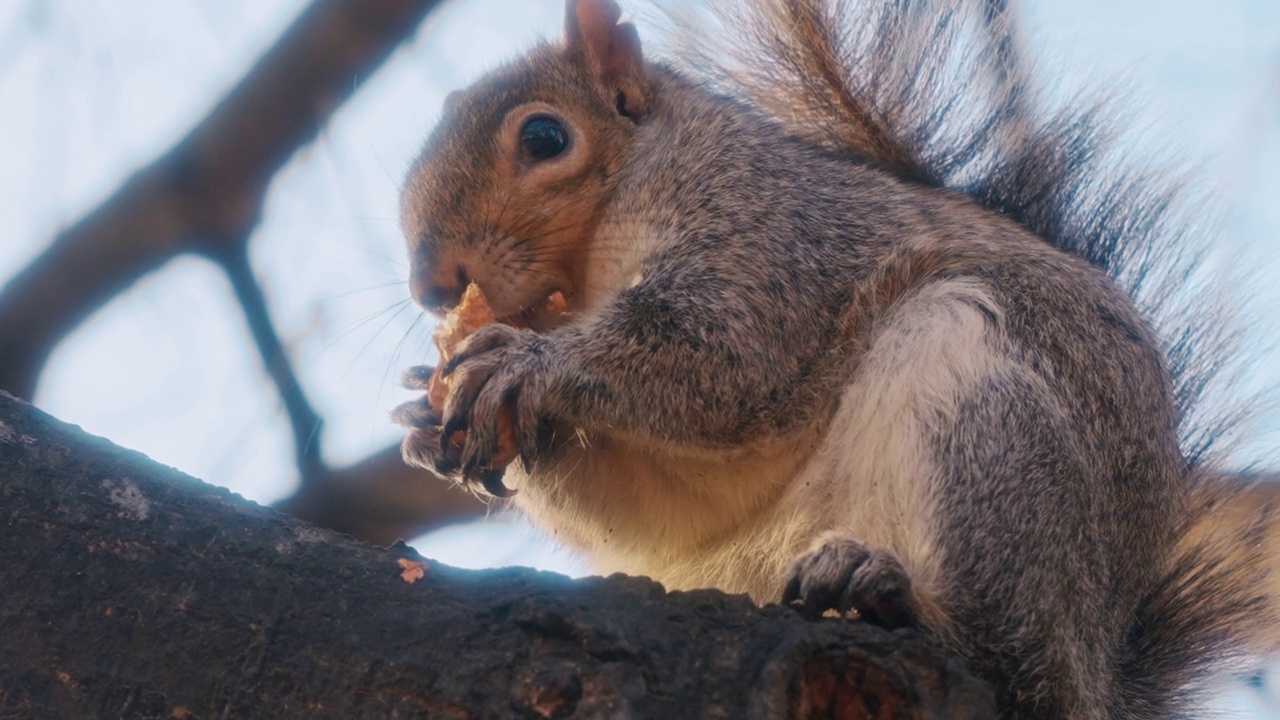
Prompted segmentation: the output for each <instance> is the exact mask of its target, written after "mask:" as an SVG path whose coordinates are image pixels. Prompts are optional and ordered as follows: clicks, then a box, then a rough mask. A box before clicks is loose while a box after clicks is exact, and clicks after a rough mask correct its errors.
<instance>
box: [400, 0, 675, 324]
mask: <svg viewBox="0 0 1280 720" xmlns="http://www.w3.org/2000/svg"><path fill="white" fill-rule="evenodd" d="M611 7H612V12H610V11H609V8H611ZM616 21H617V13H616V7H613V6H612V5H611V4H610V3H600V2H593V1H591V0H587V1H585V2H581V3H575V4H574V6H573V7H572V8H571V10H570V12H569V16H568V19H567V22H566V25H567V29H566V36H567V39H566V42H565V43H564V44H563V45H561V46H551V45H543V46H541V47H539V48H537V49H535V50H534V51H533V52H532V53H531V54H530V55H529V56H528V57H527V58H525V59H524V60H523V61H521V62H517V63H514V64H512V65H509V66H508V67H506V68H503V69H501V70H499V71H497V72H496V73H494V74H493V75H492V76H491V77H490V78H489V81H488V82H487V83H486V87H485V92H483V93H478V92H474V91H461V92H456V93H453V94H452V95H450V97H449V100H448V102H446V107H445V114H444V117H443V118H442V120H441V123H440V125H439V126H438V128H437V131H436V132H435V133H433V134H432V136H431V137H430V139H428V141H427V144H426V147H425V148H424V150H423V152H422V154H421V156H420V157H419V158H418V161H417V162H416V163H415V165H414V168H413V170H412V171H411V172H410V175H409V179H408V182H407V186H406V189H405V193H404V196H403V200H402V206H401V209H402V223H403V226H404V230H405V234H406V236H407V237H408V238H409V245H410V262H411V265H412V269H411V278H412V280H411V285H412V286H413V288H414V294H415V296H416V297H417V299H418V300H419V301H420V302H422V303H423V304H424V305H428V306H429V307H431V309H438V308H440V307H441V306H444V307H447V306H448V305H449V304H451V302H453V301H455V299H456V297H457V296H458V295H460V294H461V291H462V289H463V288H464V287H465V286H466V285H467V282H469V281H470V282H475V283H476V284H478V285H479V286H480V287H481V289H483V291H484V293H485V295H486V296H487V297H488V298H489V301H490V304H491V305H492V307H493V309H494V312H495V314H497V315H498V316H505V315H510V314H513V313H517V312H521V311H524V310H527V309H529V308H532V307H535V306H536V304H537V303H539V302H540V301H542V300H544V299H545V298H546V297H547V296H548V295H550V294H551V293H552V292H555V291H560V292H562V293H564V295H565V298H566V300H567V301H568V304H569V308H570V309H572V308H573V306H574V296H575V290H576V289H577V288H579V287H581V285H582V284H583V277H582V274H583V268H582V267H581V265H580V261H581V258H583V257H584V255H585V252H584V248H585V246H586V245H588V244H589V243H590V242H591V238H592V233H593V231H594V228H595V224H596V222H597V221H598V219H599V212H600V209H601V208H602V207H604V205H605V199H606V198H607V196H608V195H609V194H610V193H611V192H612V190H613V188H614V185H615V184H616V179H617V176H618V173H619V171H620V170H621V169H622V164H623V161H624V158H625V157H626V156H627V154H628V151H629V147H630V143H631V139H632V136H633V135H634V133H635V127H636V122H637V121H638V119H639V118H640V117H641V116H642V114H643V113H644V112H646V111H647V110H648V109H649V103H650V102H651V100H652V98H650V97H649V96H650V94H651V89H650V88H649V81H648V78H647V77H646V76H645V74H644V73H645V71H646V68H645V67H644V66H643V64H642V63H641V60H640V56H639V44H638V41H637V40H636V39H635V30H634V28H632V27H631V26H630V25H627V24H621V25H618V24H616ZM537 117H546V118H552V119H555V120H556V121H558V122H560V123H561V124H562V126H563V127H564V128H565V130H566V131H567V133H568V136H569V147H568V149H567V150H566V151H565V152H564V153H563V154H561V155H560V156H557V157H555V158H552V159H550V160H543V161H537V160H535V159H533V158H530V157H527V156H526V155H525V154H524V152H523V151H522V149H521V146H520V131H521V129H522V128H523V127H524V124H525V123H526V122H527V121H529V120H530V119H531V118H537ZM446 128H447V129H448V131H447V132H445V131H444V129H446ZM539 319H541V320H543V321H544V322H547V321H550V320H552V319H549V318H539ZM534 325H535V327H536V326H537V325H538V323H537V322H535V323H534Z"/></svg>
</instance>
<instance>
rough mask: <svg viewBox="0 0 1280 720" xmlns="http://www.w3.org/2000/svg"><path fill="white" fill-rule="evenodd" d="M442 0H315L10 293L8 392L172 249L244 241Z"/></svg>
mask: <svg viewBox="0 0 1280 720" xmlns="http://www.w3.org/2000/svg"><path fill="white" fill-rule="evenodd" d="M439 2H440V0H362V1H355V0H316V1H315V2H313V3H312V4H311V6H310V7H308V8H307V9H306V10H305V11H304V12H303V13H302V15H301V16H300V17H299V18H298V19H297V20H296V21H295V22H294V23H293V25H292V26H290V27H289V28H288V29H287V30H286V31H285V32H284V34H283V35H282V36H281V37H280V39H279V40H278V41H277V42H276V44H275V45H274V46H273V47H272V48H271V49H269V50H268V51H267V52H266V54H264V55H263V56H262V58H261V59H259V60H258V62H257V63H256V64H255V65H254V66H253V68H252V69H251V70H250V71H249V72H248V74H246V75H245V76H244V78H243V79H241V81H240V82H239V83H237V84H236V86H235V87H234V88H232V90H231V91H230V92H229V93H228V94H227V95H226V97H224V98H223V99H222V101H221V102H219V103H218V104H217V106H215V107H214V108H213V110H211V111H210V113H209V115H208V116H207V117H205V119H204V120H203V121H201V122H200V124H199V125H197V126H196V128H195V129H194V130H192V131H191V133H190V134H188V135H187V137H185V138H184V139H183V140H182V141H181V142H179V143H178V144H177V145H176V146H174V147H173V148H172V149H171V150H169V152H167V153H165V154H164V155H163V156H162V157H160V158H159V159H157V160H156V161H155V162H153V163H152V164H150V165H148V166H147V167H145V168H142V169H141V170H139V171H137V172H136V173H135V174H134V175H133V177H131V178H129V180H128V181H126V182H125V183H124V185H123V186H121V187H120V188H119V189H118V190H117V191H116V192H115V194H113V195H112V196H111V197H110V198H108V199H107V200H106V202H104V203H103V204H102V205H100V206H99V207H98V208H96V209H95V210H93V211H92V212H90V213H89V214H88V215H86V216H85V217H84V218H82V219H81V220H80V221H79V222H77V223H76V224H75V225H73V226H71V227H69V228H67V229H66V230H65V231H63V232H62V233H60V234H59V235H58V236H57V237H56V238H55V239H54V241H53V243H52V244H51V245H50V247H49V248H48V249H47V250H46V251H45V252H44V254H42V255H41V256H40V257H38V258H37V259H36V260H34V261H33V262H32V263H31V264H30V265H29V266H27V267H26V268H25V269H24V270H23V271H22V272H21V273H20V274H19V275H18V276H17V277H15V278H14V279H13V280H12V281H10V282H9V284H8V285H7V286H5V288H4V289H3V291H0V339H2V340H3V346H4V353H3V354H0V388H5V389H7V390H9V391H10V392H13V393H15V394H17V395H20V396H23V397H31V396H32V394H33V392H34V390H35V385H36V380H37V378H38V376H39V373H40V371H41V369H42V368H43V367H44V364H45V362H46V360H47V359H48V357H49V354H50V353H51V352H52V350H53V348H54V346H55V345H57V343H58V342H59V341H60V340H61V339H62V338H63V337H65V336H66V335H67V334H68V333H69V332H70V331H71V330H73V329H74V328H75V327H76V325H78V324H79V323H80V322H81V321H82V320H84V319H85V318H86V317H87V316H88V315H89V314H90V313H92V312H93V311H94V310H95V309H97V308H98V307H100V306H101V305H102V304H103V303H105V302H106V301H107V300H109V299H111V298H112V297H114V296H115V295H117V294H118V293H120V292H121V291H123V290H125V289H126V288H128V287H129V286H130V285H131V284H133V283H134V282H135V281H137V280H138V279H139V278H141V277H142V276H143V275H146V274H147V273H148V272H150V271H152V270H154V269H156V268H157V267H159V266H160V265H162V264H163V263H165V262H166V261H168V260H170V259H172V258H173V257H174V256H176V255H179V254H181V253H185V252H200V253H205V254H210V255H224V253H225V252H226V250H227V248H228V247H235V246H239V245H243V244H244V242H245V241H246V239H247V238H248V237H249V235H250V233H251V231H252V229H253V228H254V226H255V225H256V224H257V222H258V218H259V215H260V213H261V210H262V203H263V196H264V194H265V191H266V189H267V185H268V183H270V181H271V178H272V177H273V176H274V175H275V173H276V171H277V170H279V169H280V167H281V166H283V165H284V164H285V162H287V161H288V159H289V158H290V157H291V156H292V155H293V153H294V152H296V151H297V150H298V149H299V148H300V147H302V146H303V145H305V144H306V143H308V142H310V141H311V140H312V139H314V138H315V137H316V135H317V133H318V132H319V130H320V127H321V126H322V124H323V123H324V122H325V120H327V119H328V117H329V116H330V115H332V114H333V112H334V110H335V109H337V107H338V106H339V105H340V104H341V103H342V101H343V100H345V99H346V98H347V97H348V96H350V95H351V93H352V92H353V91H354V90H355V89H356V88H357V87H359V85H360V82H361V81H362V80H363V79H364V78H366V77H368V75H369V74H370V73H372V72H373V70H374V69H376V68H377V67H378V65H379V64H380V63H381V62H382V61H383V60H384V59H385V58H386V57H387V56H388V55H389V54H390V53H391V51H392V49H393V48H395V47H396V45H397V44H399V43H400V42H401V41H403V40H404V39H405V38H407V37H409V36H410V35H411V34H412V33H413V31H414V30H415V29H416V28H417V26H418V24H419V23H420V22H421V20H422V19H423V18H424V17H425V16H426V15H427V13H428V12H429V11H430V10H431V9H432V8H434V7H435V6H436V5H438V4H439ZM265 360H266V363H267V366H268V367H270V366H272V365H273V364H274V358H266V359H265Z"/></svg>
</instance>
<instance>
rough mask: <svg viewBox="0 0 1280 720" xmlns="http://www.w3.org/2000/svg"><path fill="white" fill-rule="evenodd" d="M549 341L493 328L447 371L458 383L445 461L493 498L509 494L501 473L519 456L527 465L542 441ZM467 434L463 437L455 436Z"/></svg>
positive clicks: (450, 402)
mask: <svg viewBox="0 0 1280 720" xmlns="http://www.w3.org/2000/svg"><path fill="white" fill-rule="evenodd" d="M548 342H549V341H548V340H547V339H546V338H544V337H542V336H539V335H537V334H535V333H533V332H530V331H527V330H517V329H515V328H512V327H509V326H506V325H500V324H494V325H489V326H486V327H484V328H481V329H480V330H478V331H476V333H475V334H473V335H472V336H471V337H469V338H468V339H467V340H466V341H465V342H464V343H463V344H462V345H461V346H460V347H459V348H458V350H457V353H456V354H455V355H454V357H453V359H452V360H451V361H450V363H449V364H448V365H446V366H445V370H444V371H445V372H446V373H448V372H452V373H453V376H454V377H453V381H452V383H451V389H450V392H449V396H448V399H447V400H446V401H445V407H444V413H443V420H444V422H443V431H442V434H441V436H440V438H439V448H440V450H439V452H440V458H441V460H442V461H443V462H446V463H447V464H449V465H451V466H453V467H454V468H460V469H461V474H462V477H463V479H464V480H465V481H468V482H471V483H480V484H482V485H483V487H484V488H485V490H487V491H488V492H489V493H491V494H494V495H498V496H505V495H507V494H509V493H510V491H509V490H507V488H506V486H505V485H503V484H502V471H503V469H504V468H505V467H506V466H507V465H509V464H510V463H511V462H512V461H513V460H515V458H516V457H517V455H521V456H523V457H524V458H525V459H526V461H528V460H529V459H530V458H531V457H532V454H533V451H534V449H535V448H534V447H533V444H531V441H530V438H536V437H537V418H538V408H539V407H540V405H541V402H540V401H541V396H542V393H543V389H544V388H545V386H546V383H545V382H543V378H544V375H545V372H546V370H545V368H546V365H545V362H544V357H543V356H544V354H545V353H544V351H543V348H542V346H543V345H544V344H546V343H548ZM462 430H465V431H466V432H465V440H464V441H463V442H458V439H461V438H462V437H463V436H461V435H456V433H458V432H459V431H462Z"/></svg>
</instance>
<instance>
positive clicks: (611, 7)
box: [564, 0, 648, 120]
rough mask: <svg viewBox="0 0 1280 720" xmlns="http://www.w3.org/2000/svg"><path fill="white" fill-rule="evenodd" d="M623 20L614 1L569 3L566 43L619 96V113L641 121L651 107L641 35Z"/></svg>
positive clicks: (579, 0) (567, 7) (573, 1)
mask: <svg viewBox="0 0 1280 720" xmlns="http://www.w3.org/2000/svg"><path fill="white" fill-rule="evenodd" d="M620 17H622V10H620V9H619V8H618V4H617V3H615V2H614V1H613V0H568V2H567V3H566V5H565V18H564V36H565V43H566V44H567V46H568V48H569V52H570V53H572V54H576V55H578V56H579V57H580V58H581V59H582V61H583V62H585V63H586V64H587V65H588V66H589V67H590V68H591V71H592V72H593V73H594V74H595V75H596V77H597V79H598V80H599V81H600V82H602V83H604V84H605V86H606V87H607V88H608V89H610V90H613V91H615V92H616V93H617V107H618V112H619V113H621V114H623V115H626V116H627V117H629V118H632V119H635V120H638V119H640V117H642V116H643V115H644V111H645V108H646V106H647V103H648V98H647V97H646V96H645V95H646V87H647V86H646V83H645V81H644V58H643V57H642V56H641V54H640V35H639V34H638V33H636V28H635V26H634V25H632V24H631V23H620V22H618V18H620Z"/></svg>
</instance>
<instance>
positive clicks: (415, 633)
mask: <svg viewBox="0 0 1280 720" xmlns="http://www.w3.org/2000/svg"><path fill="white" fill-rule="evenodd" d="M401 560H405V561H407V562H408V563H409V564H408V565H407V566H406V565H403V564H402V563H401V562H400V561H401ZM415 562H421V563H422V565H421V568H422V570H423V571H424V574H423V576H422V577H421V579H418V580H416V582H410V581H409V580H410V579H412V574H413V573H414V571H415V569H416V568H418V567H419V566H417V565H414V564H412V563H415ZM0 588H3V593H4V597H3V602H0V717H59V718H78V717H87V718H96V717H113V718H114V717H128V718H133V717H147V718H205V717H272V718H278V717H294V716H305V717H336V718H355V717H376V718H387V717H430V718H436V717H438V718H506V717H532V718H595V717H635V718H649V717H666V718H676V717H687V718H714V717H721V718H752V717H755V718H773V717H795V718H811V717H812V718H817V717H821V718H836V717H838V718H844V717H849V718H854V717H857V718H863V717H877V718H906V717H939V718H941V717H950V718H966V717H972V718H976V717H986V716H989V714H990V704H989V703H990V696H989V693H988V692H987V691H986V689H985V688H984V686H982V685H981V684H980V683H978V682H977V681H975V680H974V679H972V678H971V677H970V676H968V675H967V674H966V673H965V671H964V669H963V665H962V663H961V662H960V661H958V660H956V659H954V658H948V657H946V656H945V655H943V654H941V652H940V651H939V650H938V649H937V648H936V647H934V646H933V645H931V644H930V643H929V642H927V641H926V640H925V639H924V638H923V637H921V636H919V635H917V634H914V633H911V632H906V631H899V632H896V633H889V632H886V631H883V630H880V629H878V628H874V627H869V626H866V625H863V624H861V623H858V622H855V621H846V620H840V619H825V620H820V621H816V622H814V621H808V620H806V619H804V618H802V617H801V616H800V615H799V614H798V613H796V612H795V611H794V610H792V609H790V608H785V607H776V606H775V607H769V608H764V609H760V608H757V607H755V606H753V605H752V604H751V603H750V602H748V601H747V599H746V598H745V597H741V596H729V595H725V594H723V593H720V592H715V591H699V592H687V593H666V592H664V591H663V590H662V588H661V587H660V586H659V585H657V584H655V583H653V582H650V581H648V580H645V579H642V578H627V577H621V576H617V577H612V578H607V579H601V578H591V579H585V580H576V581H575V580H569V579H567V578H564V577H562V576H558V575H554V574H550V573H540V572H535V571H532V570H526V569H506V570H493V571H486V572H471V571H464V570H458V569H454V568H450V567H447V566H444V565H440V564H436V563H433V562H431V561H426V560H422V559H421V558H418V557H417V556H416V555H414V553H413V552H412V551H411V550H410V549H409V548H407V547H404V546H402V545H400V546H396V547H392V548H389V549H387V548H378V547H374V546H371V545H367V544H364V543H361V542H358V541H355V540H352V539H350V538H347V537H344V536H341V535H338V534H336V533H333V532H330V531H326V530H321V529H319V528H316V527H314V526H311V525H307V524H305V523H303V522H301V521H298V520H296V519H294V518H291V517H289V516H287V515H284V514H282V513H278V512H275V511H272V510H269V509H266V508H261V507H258V506H256V505H253V504H252V503H249V502H246V501H244V500H242V499H241V498H238V497H236V496H234V495H232V494H230V493H228V492H226V491H224V490H220V489H217V488H213V487H210V486H208V485H204V484H202V483H200V482H199V481H196V480H194V479H192V478H189V477H186V476H183V475H181V474H179V473H177V472H175V471H173V470H170V469H168V468H164V467H160V466H157V465H155V464H154V463H152V462H150V461H149V460H147V459H146V458H144V457H142V456H140V455H138V454H136V453H133V452H130V451H126V450H122V449H120V448H117V447H115V446H113V445H111V444H110V443H108V442H106V441H105V440H101V439H98V438H93V437H90V436H87V435H85V434H84V433H82V432H81V431H79V430H78V429H76V428H72V427H70V426H67V425H63V424H62V423H60V422H58V421H56V420H54V419H52V418H50V417H48V416H46V415H44V414H42V413H40V412H39V411H37V410H34V409H33V408H31V407H30V406H28V405H26V404H24V403H22V402H21V401H19V400H17V399H15V398H12V397H11V396H8V395H5V394H3V393H0Z"/></svg>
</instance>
